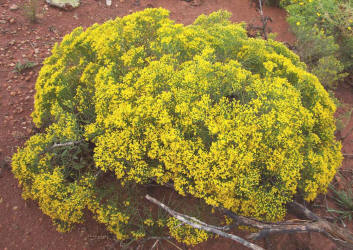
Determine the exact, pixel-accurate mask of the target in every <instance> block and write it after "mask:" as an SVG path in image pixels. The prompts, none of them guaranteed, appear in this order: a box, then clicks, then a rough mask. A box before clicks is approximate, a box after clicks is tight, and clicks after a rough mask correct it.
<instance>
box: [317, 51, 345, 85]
mask: <svg viewBox="0 0 353 250" xmlns="http://www.w3.org/2000/svg"><path fill="white" fill-rule="evenodd" d="M343 69H344V66H343V65H342V63H341V62H340V61H338V60H337V58H336V57H334V56H332V55H331V56H325V57H321V58H320V59H319V60H318V62H317V64H316V65H315V66H314V67H313V68H312V70H311V72H312V73H313V74H314V75H316V76H317V77H318V78H319V80H320V82H321V83H322V84H323V85H324V86H327V87H329V88H331V89H332V88H335V87H336V86H337V83H338V82H339V81H340V80H341V79H343V78H345V77H346V76H347V73H341V72H343Z"/></svg>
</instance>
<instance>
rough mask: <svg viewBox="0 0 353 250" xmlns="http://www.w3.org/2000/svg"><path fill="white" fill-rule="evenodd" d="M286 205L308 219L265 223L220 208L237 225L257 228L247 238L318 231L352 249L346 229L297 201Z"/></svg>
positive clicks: (351, 235) (352, 245)
mask: <svg viewBox="0 0 353 250" xmlns="http://www.w3.org/2000/svg"><path fill="white" fill-rule="evenodd" d="M288 206H289V209H290V210H292V211H293V212H294V214H296V215H301V216H304V217H305V218H306V219H309V220H291V221H285V222H280V223H265V222H262V221H258V220H255V219H250V218H247V217H244V216H240V215H236V214H234V213H233V212H231V211H228V210H224V209H222V210H223V211H224V212H225V214H227V215H228V216H229V217H231V218H233V219H234V220H235V221H236V223H237V224H238V225H245V226H250V227H254V228H257V229H259V232H257V233H252V234H250V235H249V236H248V237H247V238H248V239H252V240H258V239H261V238H264V237H267V236H268V235H270V234H275V233H307V232H318V233H321V234H323V235H324V236H326V237H327V238H329V239H330V240H332V241H334V242H335V243H336V244H338V245H340V246H342V247H344V248H345V249H353V234H352V233H351V232H349V231H348V230H346V229H343V228H341V227H339V226H337V225H335V224H333V223H331V222H328V221H327V220H326V219H323V218H321V217H319V216H318V215H316V214H314V213H313V212H311V211H310V210H309V209H307V208H306V207H304V206H303V205H301V204H299V203H297V202H292V203H290V204H289V205H288Z"/></svg>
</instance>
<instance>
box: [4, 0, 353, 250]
mask: <svg viewBox="0 0 353 250" xmlns="http://www.w3.org/2000/svg"><path fill="white" fill-rule="evenodd" d="M42 2H44V1H40V4H39V8H38V17H39V21H38V23H36V24H32V23H30V22H29V21H28V19H27V18H26V16H25V15H24V10H23V8H22V6H23V5H24V3H25V1H24V0H22V1H19V0H15V1H9V0H0V135H1V136H0V164H1V165H0V171H1V173H0V183H1V185H0V249H7V250H10V249H105V248H110V247H112V246H113V245H112V244H113V241H112V240H111V239H110V238H109V234H108V233H107V231H106V229H105V227H104V226H103V225H100V224H98V223H97V222H95V221H94V220H93V219H92V218H91V216H90V215H87V221H86V222H85V223H84V224H82V225H78V226H77V227H75V229H74V230H73V231H72V232H70V233H65V234H61V233H58V232H57V231H56V230H55V227H54V226H53V225H52V223H51V221H50V219H49V217H48V216H46V215H44V214H43V213H42V212H41V211H40V209H39V208H38V206H37V204H36V203H35V202H33V201H24V200H23V199H22V198H21V189H20V188H19V187H18V182H17V180H16V179H14V177H13V175H12V173H11V171H10V166H9V165H10V164H9V162H10V158H11V155H12V154H13V153H14V152H15V150H16V147H18V146H20V145H23V143H24V142H25V140H26V139H27V138H29V136H30V135H32V134H33V133H34V127H33V124H32V122H31V118H30V113H31V112H32V110H33V95H34V92H35V90H34V84H35V80H36V77H37V75H38V71H39V69H40V65H41V63H42V62H43V59H44V58H46V57H47V56H48V55H50V48H51V47H52V45H53V44H54V43H55V42H58V41H60V40H61V39H62V37H63V36H64V35H65V34H67V33H69V32H70V31H71V30H72V29H73V28H75V27H77V26H83V27H88V26H90V25H92V24H93V23H102V22H104V21H106V20H108V19H113V18H115V17H116V16H124V15H127V14H129V13H131V12H135V11H138V10H142V9H144V8H146V7H164V8H166V9H169V10H170V12H171V15H170V16H171V18H172V19H174V20H175V21H176V22H177V23H184V24H190V23H192V22H193V20H194V19H195V18H196V17H197V16H198V15H200V14H209V13H211V12H212V11H215V10H218V9H226V10H228V11H230V12H232V13H233V17H232V21H235V22H240V21H245V22H247V23H253V24H257V25H258V24H259V16H258V14H257V12H256V10H255V8H254V7H253V6H252V7H251V6H250V2H249V1H248V0H237V1H236V0H233V1H231V0H203V1H202V0H201V2H199V1H196V0H194V2H185V1H181V0H140V1H135V0H113V1H112V2H113V4H112V6H110V7H107V6H106V5H105V1H103V0H97V1H95V0H82V1H81V2H82V3H81V6H80V7H79V8H77V9H75V10H73V11H62V10H59V9H56V8H51V7H48V6H47V5H46V4H44V3H42ZM198 3H200V4H198ZM12 4H17V5H18V6H19V9H17V10H10V6H11V5H12ZM264 13H265V15H267V16H270V17H271V18H272V20H273V22H272V23H270V25H269V26H270V28H271V29H272V31H273V32H276V33H277V34H278V36H277V39H278V40H280V41H286V42H288V43H293V42H294V37H293V35H292V34H291V33H290V32H289V27H288V24H287V23H286V22H285V18H286V13H285V12H284V11H283V10H280V9H276V8H268V7H265V9H264ZM26 60H28V61H33V62H36V63H38V66H36V67H34V68H33V69H31V70H27V71H25V72H24V73H22V74H18V73H15V72H13V70H14V67H15V65H16V63H17V62H25V61H26ZM336 95H337V97H338V98H340V99H342V100H343V101H344V102H346V103H348V104H350V105H351V106H352V105H353V89H352V88H351V87H350V86H349V85H344V86H343V87H340V88H339V89H338V90H337V91H336ZM350 126H353V121H351V122H350V123H349V126H348V128H346V130H345V131H346V132H347V131H348V132H349V131H350V130H349V127H350ZM352 139H353V137H352V136H348V137H347V138H346V139H345V141H344V143H343V145H344V147H343V152H345V153H353V142H352ZM352 163H353V159H346V160H345V161H344V163H343V168H342V171H341V173H342V176H343V177H339V178H336V180H335V181H336V182H339V185H341V188H344V184H342V183H347V182H348V180H352V167H351V166H352ZM318 200H319V204H321V203H320V202H321V201H322V200H323V198H322V197H321V199H320V198H319V199H318ZM315 212H318V213H319V214H320V213H321V212H322V213H323V212H324V211H322V209H321V210H320V208H318V209H316V210H315ZM349 226H350V228H351V229H352V227H351V225H349ZM257 244H260V245H264V244H263V242H257ZM165 247H167V246H165ZM168 247H170V248H172V247H171V246H168ZM268 247H269V248H271V249H335V245H334V244H332V243H331V242H330V241H329V240H327V239H325V238H323V237H322V236H319V235H316V234H311V235H309V234H306V235H304V234H303V235H285V236H283V235H282V236H273V237H271V239H270V245H269V246H268ZM197 249H243V248H242V247H241V246H240V245H237V244H234V243H233V242H231V241H230V240H224V239H217V240H212V241H209V242H206V243H203V244H201V245H200V246H198V247H197Z"/></svg>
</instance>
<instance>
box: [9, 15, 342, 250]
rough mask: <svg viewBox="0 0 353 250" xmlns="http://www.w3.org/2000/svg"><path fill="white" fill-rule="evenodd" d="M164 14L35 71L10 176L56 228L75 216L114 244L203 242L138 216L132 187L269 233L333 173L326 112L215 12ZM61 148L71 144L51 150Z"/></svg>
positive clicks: (91, 35)
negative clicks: (89, 216)
mask: <svg viewBox="0 0 353 250" xmlns="http://www.w3.org/2000/svg"><path fill="white" fill-rule="evenodd" d="M168 15H169V13H168V11H166V10H163V9H146V10H144V11H142V12H137V13H134V14H131V15H129V16H126V17H124V18H117V19H115V20H111V21H108V22H106V23H104V24H102V25H98V24H95V25H93V26H92V27H90V28H88V29H87V30H86V31H84V30H83V29H82V28H77V29H75V30H74V31H73V32H72V33H71V34H69V35H66V36H65V37H64V39H63V41H62V42H61V43H60V44H56V45H55V47H54V48H53V50H52V56H50V57H49V58H47V59H46V60H45V62H44V65H43V67H42V69H41V71H40V74H39V77H38V80H37V83H36V90H37V93H36V96H35V110H34V112H33V114H32V117H33V120H34V122H35V123H36V125H37V126H38V127H41V128H42V129H43V130H45V131H44V132H43V133H41V134H37V135H35V136H33V137H32V138H30V139H29V141H28V142H27V143H26V145H25V147H24V148H22V149H19V150H18V152H17V153H16V154H15V155H14V157H13V171H14V174H15V176H16V178H18V179H19V181H20V183H21V184H22V186H23V189H24V192H23V195H24V197H26V198H31V199H35V200H38V201H39V204H40V206H41V208H42V210H43V211H44V212H45V213H47V214H48V215H50V216H51V217H52V218H53V220H54V221H55V222H57V221H58V222H59V223H58V224H60V223H61V224H64V226H65V227H64V229H66V228H70V227H71V225H72V224H73V223H77V222H80V221H81V220H82V210H83V209H84V208H85V207H88V208H89V209H90V210H91V211H92V212H93V213H94V214H95V216H96V218H97V220H98V221H100V222H102V223H104V224H106V225H107V228H108V229H109V230H110V231H111V232H113V233H114V234H115V235H116V236H117V238H118V239H120V240H128V239H129V240H130V239H134V240H139V239H141V238H142V237H147V236H150V235H153V234H155V233H156V232H159V233H163V232H164V233H165V232H167V231H168V230H166V229H167V228H169V231H170V233H171V235H173V236H174V237H176V238H177V239H179V240H180V241H183V242H185V243H188V244H197V243H199V242H201V241H204V240H206V239H207V237H208V236H207V235H206V234H205V233H204V232H201V231H195V230H192V229H191V228H188V227H186V226H183V227H181V226H180V227H177V228H176V227H174V226H173V225H174V224H175V223H176V222H175V221H174V220H173V219H168V220H167V219H165V218H164V217H163V216H155V215H154V214H153V213H152V214H151V213H148V211H144V210H143V209H141V207H144V206H145V205H144V201H143V195H142V194H143V193H144V192H146V191H144V190H143V188H142V186H143V184H148V183H151V182H152V181H155V182H156V183H157V184H160V185H163V184H166V183H168V184H173V185H174V188H175V190H176V191H177V192H178V193H179V194H180V195H187V194H188V195H191V196H194V197H196V198H198V199H200V200H203V201H204V202H205V203H207V204H209V205H211V206H219V207H224V208H227V209H230V210H232V211H234V212H236V213H239V214H242V215H246V216H252V217H256V218H259V219H263V220H266V221H277V220H280V219H282V218H283V217H284V215H285V213H286V209H285V205H286V203H287V202H289V201H291V200H292V199H293V196H294V195H295V194H299V195H302V196H303V197H304V198H305V199H306V200H308V201H310V200H313V199H314V198H315V197H316V196H317V194H319V193H322V192H326V189H327V186H328V184H329V183H330V181H331V180H332V178H333V176H334V175H335V173H336V170H337V168H338V167H339V166H340V162H341V160H342V156H341V153H340V148H341V146H340V144H339V143H338V142H337V141H336V140H335V137H334V131H335V123H334V118H333V114H334V112H335V105H334V103H333V102H332V100H331V99H330V97H329V94H328V93H327V92H326V91H325V89H324V88H323V87H322V85H321V84H320V82H319V81H318V79H317V77H315V76H314V75H312V74H310V73H308V72H307V71H306V70H305V65H304V64H303V63H302V62H300V60H299V57H298V56H297V55H295V54H294V53H292V52H291V51H290V50H288V49H287V48H286V47H285V46H284V45H283V44H281V43H279V42H275V41H273V40H268V41H264V40H261V39H251V38H248V37H247V33H246V30H245V29H244V27H243V24H232V23H231V22H230V21H229V17H230V14H229V13H228V12H224V11H220V12H216V13H213V14H211V15H209V16H205V15H201V16H200V17H199V18H197V19H196V21H195V22H194V23H193V24H192V25H189V26H183V25H181V24H175V23H174V22H173V21H171V20H170V19H169V18H168ZM68 141H74V142H79V143H77V144H74V145H72V146H70V147H68V148H66V147H65V148H61V147H54V148H53V147H52V145H54V144H55V143H63V142H68ZM101 173H103V174H101ZM77 204H79V205H77ZM68 214H70V215H71V216H70V217H68V216H67V215H68ZM65 223H66V224H65ZM61 224H60V225H61ZM171 225H172V226H171ZM155 227H156V228H155Z"/></svg>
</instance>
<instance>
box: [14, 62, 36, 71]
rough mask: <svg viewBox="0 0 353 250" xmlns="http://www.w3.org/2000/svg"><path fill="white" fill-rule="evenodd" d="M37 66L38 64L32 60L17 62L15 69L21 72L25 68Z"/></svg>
mask: <svg viewBox="0 0 353 250" xmlns="http://www.w3.org/2000/svg"><path fill="white" fill-rule="evenodd" d="M35 66H37V63H35V62H31V61H25V62H17V63H16V65H15V69H14V71H15V72H17V73H19V74H20V73H22V72H24V71H25V70H27V69H31V68H33V67H35Z"/></svg>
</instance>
